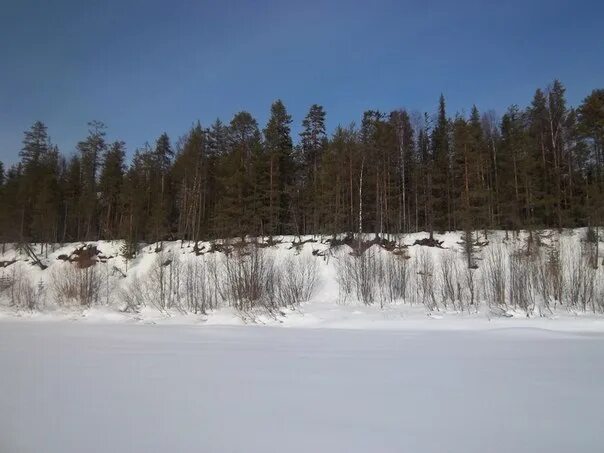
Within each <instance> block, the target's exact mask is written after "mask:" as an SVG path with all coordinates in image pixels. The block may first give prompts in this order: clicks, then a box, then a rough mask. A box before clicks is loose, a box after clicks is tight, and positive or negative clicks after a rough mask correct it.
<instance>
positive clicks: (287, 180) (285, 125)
mask: <svg viewBox="0 0 604 453" xmlns="http://www.w3.org/2000/svg"><path fill="white" fill-rule="evenodd" d="M291 122H292V119H291V116H290V115H289V114H288V113H287V110H286V109H285V106H284V105H283V102H281V100H277V101H275V102H274V103H273V104H272V105H271V115H270V118H269V120H268V123H267V125H266V128H265V129H264V147H265V153H266V158H267V159H268V166H269V168H268V174H269V185H268V224H267V228H266V232H267V233H268V235H269V236H272V235H274V234H279V233H283V230H282V228H283V227H286V226H288V223H289V217H290V207H291V205H290V201H291V187H292V184H293V176H294V175H293V170H294V167H293V159H292V152H293V145H292V139H291V135H290V131H291V130H290V125H291Z"/></svg>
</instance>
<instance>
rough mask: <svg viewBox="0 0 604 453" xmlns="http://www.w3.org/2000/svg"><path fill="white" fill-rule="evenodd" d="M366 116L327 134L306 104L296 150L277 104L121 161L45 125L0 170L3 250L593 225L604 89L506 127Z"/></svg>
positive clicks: (506, 118)
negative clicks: (58, 136)
mask: <svg viewBox="0 0 604 453" xmlns="http://www.w3.org/2000/svg"><path fill="white" fill-rule="evenodd" d="M435 107H436V109H435V111H434V112H428V113H421V112H410V111H407V110H404V109H400V110H395V111H392V112H390V113H385V112H380V111H376V110H368V111H366V112H364V113H363V114H362V118H361V121H360V123H359V125H358V126H357V125H355V124H351V125H348V126H337V127H336V128H335V129H334V131H333V133H332V134H328V133H327V128H326V116H327V113H326V111H325V109H324V108H323V107H322V106H321V105H318V104H314V105H312V106H311V107H310V109H309V111H308V114H307V115H306V117H305V118H304V120H303V121H302V129H301V133H300V134H299V137H298V138H297V140H294V137H292V132H291V126H292V117H291V116H290V115H289V114H288V112H287V109H286V106H285V105H284V104H283V102H282V101H280V100H277V101H275V102H274V103H273V104H272V105H271V107H270V118H269V120H268V122H267V124H266V125H265V126H264V127H263V128H261V126H260V125H258V123H257V121H256V120H255V119H254V118H253V116H252V115H251V114H250V113H248V112H245V111H242V112H238V113H236V114H235V115H234V116H233V118H232V119H231V120H230V122H229V123H228V124H227V123H224V122H222V121H221V120H219V119H217V120H216V121H215V122H214V123H213V124H211V125H208V126H207V127H206V126H204V125H201V124H199V122H198V123H196V124H195V125H194V126H193V127H192V128H191V129H190V130H189V132H188V133H187V134H186V135H184V136H183V137H179V138H176V139H175V138H170V137H169V136H168V135H167V134H165V133H164V134H161V135H159V137H158V138H157V139H156V140H155V141H154V142H153V143H152V144H146V145H145V146H143V147H141V148H139V149H136V150H135V151H134V153H133V155H132V158H131V159H128V158H127V153H126V145H125V143H124V142H123V141H115V142H113V143H109V142H107V140H106V138H105V137H106V127H105V125H104V124H103V123H101V122H99V121H93V122H90V123H89V133H88V136H87V137H84V138H83V139H82V140H81V141H80V142H78V143H77V145H76V149H77V152H76V153H75V154H73V155H70V156H67V155H64V154H63V153H62V152H61V150H59V149H58V147H57V146H56V145H54V144H53V143H52V142H51V140H50V139H49V131H48V130H47V127H46V126H45V125H44V123H43V122H41V121H37V122H35V123H34V124H33V125H32V126H31V128H30V129H29V130H27V131H26V132H25V133H24V137H23V146H22V149H21V151H20V152H19V160H18V162H17V163H16V164H14V165H12V166H10V168H5V167H4V166H2V167H1V168H0V240H1V241H2V242H3V243H7V242H19V243H31V242H36V243H67V242H74V241H93V240H103V239H123V240H125V241H126V244H127V245H128V248H129V250H130V251H131V252H132V253H134V251H135V250H136V247H137V244H140V243H155V242H161V241H164V240H175V239H183V240H189V241H192V242H193V243H197V242H198V241H204V240H211V239H215V238H227V237H241V238H245V237H246V236H252V237H257V236H264V237H274V236H276V235H284V234H288V235H305V234H321V235H327V236H330V235H334V236H335V235H336V234H339V233H344V232H354V233H375V234H385V233H410V232H418V231H426V232H428V233H429V234H430V235H432V233H433V232H444V231H454V230H461V231H476V230H485V231H486V230H494V229H501V230H509V231H519V230H520V229H524V230H532V229H540V228H556V229H562V228H572V227H579V226H588V227H589V226H596V225H599V224H601V222H602V216H603V214H604V197H603V196H602V193H604V173H603V172H604V167H603V165H604V89H598V90H594V91H592V92H591V94H589V95H587V96H586V97H585V98H584V100H583V101H582V102H581V104H580V105H579V106H577V107H572V106H569V105H567V101H566V98H565V88H564V86H563V85H562V83H561V82H560V81H558V80H555V81H553V82H552V83H551V84H549V85H548V86H547V87H545V88H540V89H537V90H536V91H535V94H534V97H533V99H532V100H531V101H530V104H529V105H528V107H526V108H520V107H519V106H517V105H512V106H510V107H509V108H508V109H507V111H505V112H504V113H503V114H502V115H501V116H498V114H497V113H495V112H493V111H486V112H480V111H479V110H478V109H477V108H476V107H475V106H474V107H472V108H471V109H470V113H469V115H467V114H461V113H456V114H455V115H450V114H449V112H448V111H447V109H446V102H445V98H444V96H443V95H441V96H440V99H439V101H438V104H436V103H435Z"/></svg>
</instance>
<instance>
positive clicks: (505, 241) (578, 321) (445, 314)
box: [0, 229, 604, 331]
mask: <svg viewBox="0 0 604 453" xmlns="http://www.w3.org/2000/svg"><path fill="white" fill-rule="evenodd" d="M461 236H462V233H460V232H450V233H446V234H436V235H435V237H436V238H437V239H438V240H442V241H443V247H444V248H443V249H440V248H430V247H420V246H413V245H412V244H413V243H414V241H415V240H416V239H420V238H424V237H426V233H414V234H408V235H405V236H400V237H398V240H399V242H400V243H401V244H405V245H407V246H408V248H407V249H406V253H408V255H409V257H410V259H409V261H408V262H409V265H410V266H411V279H412V280H414V279H415V280H417V274H418V268H417V256H418V254H419V253H420V252H423V253H427V254H429V255H430V256H431V257H432V259H433V260H434V264H435V273H436V277H437V276H438V271H439V265H440V263H441V260H442V257H443V256H445V254H451V255H453V256H454V257H455V259H456V261H457V263H458V265H459V269H465V266H466V264H465V258H464V256H463V253H462V251H461V248H462V246H461V245H460V243H459V242H460V240H461ZM585 236H586V230H585V229H575V230H564V231H563V232H561V233H558V232H555V231H545V232H542V240H543V241H544V243H546V244H558V245H559V249H560V252H561V257H562V259H564V260H565V261H564V266H565V269H566V268H567V267H568V262H569V260H571V258H572V257H573V256H574V255H576V254H577V253H578V252H580V250H581V247H582V244H583V242H584V238H585ZM366 237H367V238H368V239H369V238H372V237H373V236H372V235H370V234H369V235H366ZM526 237H527V233H526V232H523V233H521V234H520V235H519V236H518V237H515V236H514V235H512V234H511V233H510V235H508V237H506V235H505V233H504V232H502V231H492V232H489V235H488V242H489V244H488V245H487V246H486V247H484V249H483V250H482V251H478V252H477V260H478V263H479V269H477V271H476V272H477V276H478V278H477V282H478V283H477V285H478V291H479V293H480V294H479V296H478V298H479V300H478V302H479V305H478V307H477V308H472V309H470V310H468V309H466V310H464V311H463V312H459V311H456V310H455V309H451V307H442V306H441V307H439V309H438V310H437V311H434V310H428V309H427V307H425V306H423V305H421V304H420V303H417V302H416V303H414V302H413V300H411V299H409V300H406V301H399V302H397V303H387V304H386V305H385V306H384V307H383V308H382V307H380V306H379V304H374V305H373V306H369V307H368V306H365V305H363V304H362V303H359V302H358V301H354V300H351V299H349V300H347V301H346V302H345V303H343V302H342V301H341V300H340V291H339V288H338V283H337V279H336V274H337V272H336V267H337V263H338V261H339V260H340V259H341V258H342V257H345V256H346V255H347V253H348V252H350V249H349V248H348V246H342V247H340V248H337V249H334V250H329V245H328V244H326V243H325V241H323V242H322V241H321V238H320V237H319V236H316V237H314V239H315V240H316V242H308V243H305V244H304V245H303V246H302V247H300V250H299V251H298V250H292V248H291V242H292V241H294V240H300V239H302V240H307V239H311V237H310V236H308V237H302V238H294V237H280V238H278V239H279V240H281V241H282V242H281V243H280V244H278V245H276V246H273V247H269V248H265V249H263V250H264V252H265V253H267V254H269V255H270V256H272V257H274V258H275V259H276V262H277V265H279V263H282V262H283V260H284V259H286V258H288V257H292V256H293V257H294V258H297V257H301V258H307V259H311V260H316V262H317V264H318V271H319V278H318V285H317V290H316V291H315V293H314V296H313V298H312V299H311V300H310V301H309V302H308V303H304V304H302V305H301V306H299V307H297V308H295V309H290V308H284V309H282V310H281V313H280V314H277V315H275V314H274V313H273V314H268V313H263V312H262V311H257V312H254V313H239V312H237V311H235V310H234V309H233V308H232V307H229V306H228V304H226V303H224V302H223V303H222V305H221V306H220V308H219V309H217V310H211V311H209V312H208V314H207V315H199V314H193V313H190V312H189V313H184V312H183V311H182V310H177V309H172V310H163V311H159V310H158V309H157V308H156V307H154V306H152V305H150V304H147V305H146V306H142V307H141V309H140V312H138V313H124V312H123V308H124V302H123V301H122V300H121V292H122V291H123V290H124V289H128V288H130V287H131V286H132V284H133V282H134V281H135V280H136V279H139V278H140V279H141V280H140V281H142V282H145V278H147V279H148V278H149V277H148V276H149V274H150V273H152V272H153V268H154V266H155V265H156V263H157V260H158V254H157V253H156V252H155V250H156V246H155V245H153V244H151V245H146V246H143V247H142V248H141V250H140V253H139V254H138V256H137V257H136V258H135V259H134V260H130V261H126V260H125V259H124V258H123V256H121V255H120V249H121V247H122V245H123V243H122V242H121V241H98V242H93V243H90V244H94V245H96V246H97V247H98V249H99V250H100V251H101V252H102V254H103V255H104V256H107V257H109V259H107V261H106V262H104V263H101V264H98V265H97V266H96V268H98V273H99V274H100V278H101V280H102V283H101V288H100V292H101V296H100V304H98V305H94V306H93V307H90V308H83V307H79V306H77V305H75V304H73V303H70V304H65V303H63V304H58V303H57V301H56V300H55V295H54V294H55V292H54V288H53V286H54V279H55V278H56V276H58V275H61V273H62V272H64V270H65V269H66V267H69V266H70V265H69V264H68V263H65V262H63V261H61V260H59V259H58V257H59V256H61V255H70V254H71V253H72V252H73V251H74V250H75V249H76V248H78V247H81V246H83V245H85V244H84V243H73V244H64V245H55V246H53V247H51V248H50V251H49V254H48V256H45V255H40V256H41V258H42V261H43V262H44V263H45V264H46V265H48V269H46V270H41V269H40V268H39V267H37V266H34V265H32V264H31V262H30V261H29V262H28V261H27V257H26V256H24V255H23V254H20V253H18V251H17V250H16V249H15V248H14V247H12V246H10V245H9V246H7V247H6V250H5V252H4V253H3V254H0V261H4V262H10V261H12V260H17V262H16V263H15V264H11V265H9V266H8V267H5V268H0V282H2V280H3V279H5V280H10V279H11V278H14V274H15V273H22V274H23V275H24V276H25V277H26V279H27V280H28V281H29V282H30V284H31V285H32V287H33V288H34V289H36V290H38V289H40V288H41V296H40V298H39V307H38V308H39V310H36V311H33V312H31V311H29V310H24V309H22V308H21V309H15V308H14V307H9V303H10V301H9V290H7V289H4V290H2V288H1V287H0V319H2V318H5V319H12V320H20V319H26V320H39V321H44V320H78V321H82V322H103V323H107V322H113V323H118V322H119V323H158V324H181V325H182V324H189V325H198V324H205V325H243V324H262V325H273V326H277V325H279V326H287V327H309V328H316V327H326V328H352V329H397V328H421V329H423V328H428V329H444V330H450V329H462V330H467V329H473V330H476V329H478V330H480V329H490V328H493V327H509V326H512V325H515V326H517V327H536V328H544V329H554V330H572V331H577V330H581V331H586V330H590V331H604V317H603V315H602V314H599V313H592V311H591V310H590V309H589V308H588V309H587V310H586V311H583V310H578V309H570V308H569V307H567V306H562V307H558V308H557V309H555V310H553V312H551V313H550V312H547V311H542V310H541V309H540V308H541V307H539V306H538V307H536V309H535V312H533V313H531V316H530V318H529V319H527V316H526V313H525V312H522V311H513V310H508V313H507V315H508V316H510V319H507V318H503V319H502V318H497V317H493V316H491V314H490V313H489V308H488V301H486V300H485V296H484V294H485V292H484V291H483V288H482V286H483V284H482V283H480V276H481V275H482V273H483V272H484V267H485V261H484V255H485V254H486V253H488V251H489V250H490V249H491V248H492V247H494V246H498V247H499V246H500V247H504V248H505V249H506V251H507V252H509V253H511V252H513V251H517V250H519V249H521V248H523V247H526ZM481 240H483V241H484V240H485V238H481ZM200 246H201V247H202V249H203V250H205V251H207V250H208V249H209V248H210V244H209V243H201V244H200ZM35 249H36V251H39V246H37V247H35ZM163 249H164V252H163V253H165V254H166V255H165V256H168V254H169V255H170V257H171V258H177V259H178V261H179V262H180V263H182V264H187V263H192V262H195V261H196V260H197V261H206V262H207V260H214V259H215V260H217V261H218V262H220V260H221V259H223V257H224V255H223V254H221V253H205V254H203V255H202V256H196V255H195V253H193V243H190V242H180V241H173V242H165V243H164V244H163ZM374 249H375V250H376V252H377V253H379V254H387V253H389V252H386V251H385V250H382V249H380V248H378V247H377V246H374ZM313 251H315V252H316V251H318V252H320V253H322V254H324V255H325V256H318V257H317V256H313V254H312V252H313ZM542 253H547V249H546V247H543V251H542ZM567 272H570V271H567ZM597 272H598V274H597V275H596V278H595V281H596V290H595V294H596V295H595V297H594V300H595V301H596V303H597V304H600V305H604V303H603V302H602V297H604V283H603V282H604V274H603V272H604V267H602V266H600V269H599V270H598V271H597ZM124 275H125V277H123V276H124ZM436 277H435V278H436ZM147 282H148V280H147ZM437 284H438V282H436V281H435V286H438V285H437ZM413 285H414V283H413V281H412V282H410V288H409V291H408V294H410V295H413V294H415V290H414V286H413ZM438 291H439V290H438V288H436V292H437V294H438ZM106 293H107V297H105V294H106ZM107 300H108V301H109V302H108V303H107ZM540 315H545V316H543V317H541V316H540Z"/></svg>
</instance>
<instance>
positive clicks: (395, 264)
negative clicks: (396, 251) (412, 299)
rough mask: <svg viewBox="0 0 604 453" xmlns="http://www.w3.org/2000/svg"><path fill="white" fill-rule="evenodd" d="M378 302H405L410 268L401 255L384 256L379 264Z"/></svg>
mask: <svg viewBox="0 0 604 453" xmlns="http://www.w3.org/2000/svg"><path fill="white" fill-rule="evenodd" d="M379 265H380V266H379V270H378V277H379V279H380V282H379V287H380V289H381V297H380V302H382V303H383V301H388V302H396V301H403V302H404V301H405V300H406V299H407V292H408V288H409V282H410V273H411V271H410V266H409V264H408V260H407V259H406V258H405V256H402V255H393V254H390V253H388V254H385V255H383V256H382V258H381V259H380V262H379Z"/></svg>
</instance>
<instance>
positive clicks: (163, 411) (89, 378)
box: [0, 307, 604, 453]
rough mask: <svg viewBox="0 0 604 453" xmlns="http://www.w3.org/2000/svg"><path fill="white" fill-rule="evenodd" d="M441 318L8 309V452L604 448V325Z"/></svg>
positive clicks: (2, 446) (0, 445) (1, 357)
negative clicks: (87, 314) (303, 322)
mask: <svg viewBox="0 0 604 453" xmlns="http://www.w3.org/2000/svg"><path fill="white" fill-rule="evenodd" d="M357 309H358V307H357ZM355 310H356V309H355ZM355 310H351V311H350V313H349V316H350V317H351V318H352V317H355V316H356V317H360V318H362V317H367V316H368V317H370V315H367V314H366V313H358V314H355ZM316 316H319V315H316ZM338 316H339V315H338ZM53 319H55V320H56V319H57V318H56V317H55V318H53ZM441 321H443V320H425V321H424V322H425V323H428V322H429V323H432V324H424V325H421V326H420V327H421V328H415V325H414V324H413V323H412V324H407V325H406V327H407V328H405V329H400V328H399V329H398V330H388V329H386V328H381V329H369V330H355V329H331V328H322V329H311V328H305V329H300V328H296V327H293V326H290V328H275V327H267V326H264V327H254V326H210V325H207V324H202V325H196V326H193V325H188V326H187V325H148V324H144V323H142V322H134V321H130V322H129V323H126V322H114V320H104V319H103V316H101V315H100V314H99V317H98V318H96V319H94V320H87V321H83V322H70V321H64V320H63V321H55V322H47V319H43V318H33V319H32V318H27V319H24V318H22V319H19V320H15V319H14V318H12V317H9V318H6V317H5V318H4V319H2V320H0V364H1V370H2V371H1V372H0V389H2V390H1V391H0V427H1V434H0V451H2V452H7V453H13V452H19V453H29V452H47V453H54V452H61V453H70V452H78V453H79V452H82V451H86V452H89V453H94V452H107V451H111V452H115V453H120V452H164V451H175V452H201V451H203V452H210V451H217V452H218V451H219V452H272V451H275V452H277V451H288V452H308V451H329V452H365V451H375V452H400V451H409V452H420V451H421V452H443V451H447V452H464V453H466V452H485V451H489V452H509V451H514V452H535V451H545V452H548V453H555V452H569V451H581V452H601V451H602V437H601V420H602V407H604V380H602V379H601V376H603V375H604V334H602V333H598V332H591V333H590V332H586V331H583V332H562V331H550V330H543V329H537V328H534V327H529V326H530V324H526V327H525V324H518V323H521V322H523V320H520V319H518V320H512V321H510V320H508V321H510V323H509V324H507V326H508V327H509V326H517V327H511V328H503V329H500V328H496V327H497V326H496V325H493V324H489V326H490V328H486V329H485V328H482V327H481V328H479V329H473V330H468V329H467V328H465V327H467V323H468V322H471V321H468V320H467V319H466V320H463V323H462V324H457V325H458V326H459V327H464V328H463V329H458V330H453V329H438V330H431V329H430V328H431V327H432V326H433V325H435V324H436V323H438V322H441ZM478 321H480V322H485V323H486V321H484V320H477V321H476V322H478ZM459 322H462V321H461V320H460V321H459ZM449 324H450V322H449ZM556 325H558V324H556ZM482 326H483V327H484V325H482ZM519 326H522V327H519Z"/></svg>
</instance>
